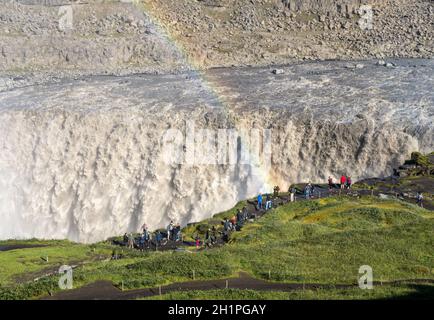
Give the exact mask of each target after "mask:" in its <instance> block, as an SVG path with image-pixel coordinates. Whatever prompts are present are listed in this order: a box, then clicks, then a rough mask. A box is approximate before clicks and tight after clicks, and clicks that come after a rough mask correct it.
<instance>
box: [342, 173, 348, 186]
mask: <svg viewBox="0 0 434 320" xmlns="http://www.w3.org/2000/svg"><path fill="white" fill-rule="evenodd" d="M346 181H347V178H345V176H344V175H342V176H341V189H343V188H345V182H346Z"/></svg>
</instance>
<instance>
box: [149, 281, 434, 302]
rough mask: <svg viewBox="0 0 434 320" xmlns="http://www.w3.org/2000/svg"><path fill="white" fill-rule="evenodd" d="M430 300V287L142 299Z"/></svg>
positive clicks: (190, 293) (237, 292) (191, 293)
mask: <svg viewBox="0 0 434 320" xmlns="http://www.w3.org/2000/svg"><path fill="white" fill-rule="evenodd" d="M411 298H421V299H430V300H431V299H433V298H434V285H432V284H418V285H402V286H381V287H374V288H373V289H372V290H361V289H359V288H354V289H316V290H297V291H292V292H280V291H255V290H239V289H220V290H210V291H180V292H172V293H169V294H164V295H161V296H154V297H149V298H146V299H144V300H349V299H356V300H361V299H363V300H370V299H411Z"/></svg>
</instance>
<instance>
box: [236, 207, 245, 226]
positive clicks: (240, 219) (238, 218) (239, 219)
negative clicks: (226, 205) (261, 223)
mask: <svg viewBox="0 0 434 320" xmlns="http://www.w3.org/2000/svg"><path fill="white" fill-rule="evenodd" d="M243 220H244V219H243V213H242V212H241V210H240V209H238V210H237V221H238V222H241V223H242V222H243Z"/></svg>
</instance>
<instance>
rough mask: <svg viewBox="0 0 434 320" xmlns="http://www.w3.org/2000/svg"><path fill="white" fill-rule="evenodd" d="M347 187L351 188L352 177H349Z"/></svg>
mask: <svg viewBox="0 0 434 320" xmlns="http://www.w3.org/2000/svg"><path fill="white" fill-rule="evenodd" d="M347 189H351V177H347Z"/></svg>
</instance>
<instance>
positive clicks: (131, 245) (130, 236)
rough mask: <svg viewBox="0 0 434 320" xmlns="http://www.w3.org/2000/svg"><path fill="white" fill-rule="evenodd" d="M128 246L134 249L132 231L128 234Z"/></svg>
mask: <svg viewBox="0 0 434 320" xmlns="http://www.w3.org/2000/svg"><path fill="white" fill-rule="evenodd" d="M128 248H129V249H134V237H133V234H132V233H129V234H128Z"/></svg>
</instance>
